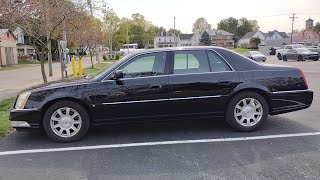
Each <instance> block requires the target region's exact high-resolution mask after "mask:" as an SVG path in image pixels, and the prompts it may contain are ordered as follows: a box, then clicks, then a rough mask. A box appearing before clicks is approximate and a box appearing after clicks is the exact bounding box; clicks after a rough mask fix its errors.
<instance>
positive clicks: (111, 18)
mask: <svg viewBox="0 0 320 180" xmlns="http://www.w3.org/2000/svg"><path fill="white" fill-rule="evenodd" d="M112 21H113V17H112V16H111V17H110V54H111V57H112V54H113V52H112V34H113V33H112Z"/></svg>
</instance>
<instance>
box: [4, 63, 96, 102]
mask: <svg viewBox="0 0 320 180" xmlns="http://www.w3.org/2000/svg"><path fill="white" fill-rule="evenodd" d="M100 59H101V61H102V58H100ZM93 63H94V64H96V63H97V62H96V58H93ZM90 66H91V61H90V57H88V58H83V68H87V67H90ZM45 68H46V74H47V78H48V81H55V80H59V79H61V70H60V63H53V64H52V68H53V76H52V77H49V76H48V72H49V70H48V64H45ZM68 74H72V73H71V67H70V66H69V68H68ZM42 83H43V80H42V75H41V68H40V64H37V65H32V66H30V67H25V68H20V69H12V70H6V71H0V101H2V100H4V99H7V98H10V97H13V96H16V95H17V93H18V92H19V91H21V90H23V89H25V88H28V87H30V86H33V85H37V84H42Z"/></svg>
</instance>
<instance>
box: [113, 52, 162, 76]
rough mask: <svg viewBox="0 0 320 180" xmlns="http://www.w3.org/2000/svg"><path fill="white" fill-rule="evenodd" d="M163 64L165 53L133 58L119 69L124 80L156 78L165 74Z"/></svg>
mask: <svg viewBox="0 0 320 180" xmlns="http://www.w3.org/2000/svg"><path fill="white" fill-rule="evenodd" d="M165 63H166V53H165V52H159V53H150V54H146V55H141V56H138V57H135V58H134V59H133V60H131V61H130V62H129V63H127V64H125V65H124V66H122V67H121V68H119V69H120V70H122V71H123V74H124V78H130V77H146V76H157V75H163V74H165Z"/></svg>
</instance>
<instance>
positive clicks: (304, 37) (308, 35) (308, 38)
mask: <svg viewBox="0 0 320 180" xmlns="http://www.w3.org/2000/svg"><path fill="white" fill-rule="evenodd" d="M318 33H319V32H315V31H313V20H312V19H310V18H309V19H308V20H307V21H306V29H305V30H304V31H302V32H299V33H296V34H293V35H292V43H293V44H303V45H305V46H316V45H318V44H319V43H320V42H319V34H318Z"/></svg>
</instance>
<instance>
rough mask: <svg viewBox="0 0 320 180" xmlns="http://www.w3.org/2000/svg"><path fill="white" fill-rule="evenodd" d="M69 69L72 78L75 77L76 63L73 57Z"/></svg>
mask: <svg viewBox="0 0 320 180" xmlns="http://www.w3.org/2000/svg"><path fill="white" fill-rule="evenodd" d="M71 67H72V74H73V77H77V69H76V61H75V60H74V57H72V58H71Z"/></svg>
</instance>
